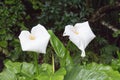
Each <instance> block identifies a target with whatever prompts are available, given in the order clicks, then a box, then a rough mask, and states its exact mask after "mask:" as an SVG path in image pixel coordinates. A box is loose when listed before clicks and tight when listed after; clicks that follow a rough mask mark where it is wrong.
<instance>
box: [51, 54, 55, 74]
mask: <svg viewBox="0 0 120 80" xmlns="http://www.w3.org/2000/svg"><path fill="white" fill-rule="evenodd" d="M52 68H53V73H54V72H55V64H54V54H53V53H52Z"/></svg>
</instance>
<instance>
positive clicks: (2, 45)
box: [0, 41, 8, 48]
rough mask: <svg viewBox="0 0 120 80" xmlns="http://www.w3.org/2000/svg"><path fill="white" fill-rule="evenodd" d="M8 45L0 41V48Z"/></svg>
mask: <svg viewBox="0 0 120 80" xmlns="http://www.w3.org/2000/svg"><path fill="white" fill-rule="evenodd" d="M7 45H8V43H7V41H0V46H1V47H3V48H6V47H7Z"/></svg>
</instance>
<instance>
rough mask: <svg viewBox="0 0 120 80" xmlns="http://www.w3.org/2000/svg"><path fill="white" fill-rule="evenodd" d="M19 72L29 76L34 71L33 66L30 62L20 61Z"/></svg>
mask: <svg viewBox="0 0 120 80" xmlns="http://www.w3.org/2000/svg"><path fill="white" fill-rule="evenodd" d="M21 73H22V74H23V75H25V76H27V77H31V76H32V75H33V74H34V73H35V67H34V65H33V64H31V63H26V62H23V63H22V69H21Z"/></svg>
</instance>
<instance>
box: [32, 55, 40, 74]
mask: <svg viewBox="0 0 120 80" xmlns="http://www.w3.org/2000/svg"><path fill="white" fill-rule="evenodd" d="M33 54H34V64H35V67H36V73H37V75H39V69H38V54H37V53H33Z"/></svg>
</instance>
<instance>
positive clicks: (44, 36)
mask: <svg viewBox="0 0 120 80" xmlns="http://www.w3.org/2000/svg"><path fill="white" fill-rule="evenodd" d="M19 39H20V43H21V47H22V50H23V51H33V52H37V53H46V48H47V45H48V42H49V39H50V35H49V33H48V32H47V30H46V29H45V28H44V26H42V25H40V24H38V25H37V26H35V27H33V28H32V29H31V32H29V31H26V30H23V31H21V33H20V35H19Z"/></svg>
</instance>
